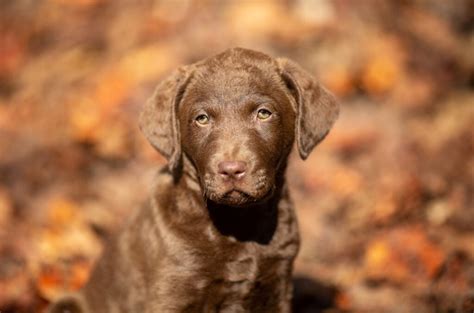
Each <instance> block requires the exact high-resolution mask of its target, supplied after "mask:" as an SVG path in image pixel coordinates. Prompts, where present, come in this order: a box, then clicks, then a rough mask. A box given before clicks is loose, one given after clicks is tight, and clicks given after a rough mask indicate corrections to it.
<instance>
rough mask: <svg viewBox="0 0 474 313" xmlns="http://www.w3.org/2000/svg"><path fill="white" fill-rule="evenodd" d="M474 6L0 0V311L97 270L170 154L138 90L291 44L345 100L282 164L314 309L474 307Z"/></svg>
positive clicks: (325, 0) (301, 270)
mask: <svg viewBox="0 0 474 313" xmlns="http://www.w3.org/2000/svg"><path fill="white" fill-rule="evenodd" d="M472 12H474V8H473V4H472V2H471V1H467V0H466V1H463V0H458V1H443V0H432V1H424V0H417V1H411V2H409V1H383V2H381V1H375V0H367V1H344V0H334V1H329V0H320V1H303V0H299V1H294V2H291V1H264V0H244V1H204V0H188V1H185V0H182V1H151V0H143V1H126V0H117V1H112V0H48V1H46V0H43V1H27V0H17V1H4V2H1V3H0V151H1V153H0V311H1V312H2V313H6V312H20V313H22V312H43V310H44V308H45V307H46V305H47V303H48V302H49V301H51V300H52V299H54V298H55V297H56V296H57V295H58V294H60V293H61V292H63V291H65V290H74V289H77V288H79V287H80V286H81V285H82V284H83V283H84V281H85V280H86V279H87V276H88V274H89V271H90V268H91V266H92V264H93V262H94V260H95V259H96V258H97V257H98V255H99V254H100V251H101V249H102V244H103V241H104V238H105V237H106V236H107V235H108V234H111V233H113V232H114V231H116V230H117V229H118V228H119V227H120V224H121V222H122V221H123V220H125V219H127V218H128V217H129V216H130V214H131V213H132V211H133V210H135V209H136V208H137V207H138V206H139V204H140V203H141V201H143V200H144V199H145V198H146V196H147V194H148V190H149V188H150V187H149V186H150V182H151V181H152V178H153V175H154V172H155V171H156V169H157V168H158V167H159V166H161V165H163V164H164V163H165V160H164V159H163V158H162V157H161V156H160V155H159V154H158V153H157V152H156V151H154V150H153V149H152V148H151V147H150V145H149V144H148V143H147V142H146V140H145V139H144V137H143V136H142V135H141V134H140V132H139V130H138V128H137V115H138V112H139V111H140V108H141V105H142V104H143V103H144V101H146V99H147V98H148V97H149V96H150V95H151V94H152V92H153V88H154V86H155V85H156V84H157V82H158V81H159V80H160V79H161V78H162V77H164V76H165V75H166V74H167V73H169V71H170V70H172V69H174V68H175V67H177V66H179V65H180V64H186V63H192V62H194V61H196V60H199V59H201V58H203V57H206V56H209V55H212V54H214V53H217V52H220V51H222V50H225V49H227V48H229V47H234V46H242V47H247V48H252V49H256V50H261V51H264V52H266V53H268V54H271V55H273V56H286V57H289V58H292V59H293V60H295V61H297V62H298V63H300V64H301V65H302V66H303V67H304V68H306V69H307V70H308V71H310V72H311V73H312V74H313V75H314V76H315V77H317V78H318V80H319V81H320V82H321V83H322V84H324V85H325V86H326V87H327V88H328V89H330V90H332V91H333V92H334V93H335V94H336V95H337V97H338V98H339V100H340V102H341V108H342V113H341V116H340V119H339V120H338V121H337V123H336V125H335V127H334V129H333V131H332V132H331V133H330V134H329V136H328V137H327V139H326V140H325V141H324V142H323V143H322V144H320V145H319V146H318V147H317V148H316V149H315V151H314V152H313V154H312V155H311V156H310V158H309V159H308V160H307V161H304V162H303V161H301V160H300V159H299V158H298V156H297V154H296V153H294V155H292V157H291V165H290V169H289V174H288V180H289V183H290V186H291V189H292V194H293V197H294V199H295V206H296V207H297V214H298V219H299V224H300V229H301V235H302V248H301V251H300V253H299V256H298V259H297V261H296V265H295V274H296V276H297V277H298V282H299V284H298V285H297V286H298V290H299V291H303V292H307V293H308V294H310V298H308V299H309V300H308V303H309V302H311V301H313V302H312V303H313V307H312V308H313V311H310V312H326V313H329V312H332V313H334V312H354V313H358V312H364V313H365V312H374V313H376V312H377V313H378V312H393V313H402V312H403V313H404V312H417V313H424V312H427V313H430V312H456V310H458V312H472V310H473V306H474V304H473V302H474V299H473V297H474V203H473V202H474V201H473V191H474V190H473V184H474V157H473V155H474V154H473V147H474V136H473V135H474V134H473V132H474V131H473V125H474V92H473V85H474V75H473V69H474V60H473V57H472V51H473V49H474V31H473V19H474V18H473V15H472ZM301 288H303V289H301ZM311 297H313V298H311Z"/></svg>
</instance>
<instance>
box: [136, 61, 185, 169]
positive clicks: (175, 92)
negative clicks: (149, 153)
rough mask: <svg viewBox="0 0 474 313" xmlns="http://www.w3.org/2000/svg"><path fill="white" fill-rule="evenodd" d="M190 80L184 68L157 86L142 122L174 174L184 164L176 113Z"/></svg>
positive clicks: (143, 130) (142, 125)
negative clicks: (182, 162) (181, 162)
mask: <svg viewBox="0 0 474 313" xmlns="http://www.w3.org/2000/svg"><path fill="white" fill-rule="evenodd" d="M190 77H191V70H190V68H189V67H181V68H179V69H178V70H176V71H174V72H173V73H172V74H171V75H170V76H169V77H167V78H166V79H165V80H164V81H162V82H161V83H160V84H158V86H157V87H156V89H155V92H154V94H153V96H152V97H151V98H150V99H149V100H148V101H147V102H146V104H145V106H144V108H143V110H142V112H141V114H140V119H139V126H140V129H141V131H142V132H143V134H144V135H145V137H146V138H147V139H148V141H149V142H150V143H151V145H152V146H153V147H154V148H155V149H156V150H158V152H160V153H161V154H162V155H163V156H164V157H165V158H166V159H167V160H168V166H169V168H170V170H171V171H172V172H175V170H177V168H178V167H179V164H180V161H181V143H180V142H181V139H180V132H179V122H178V119H177V117H176V114H177V113H176V111H177V109H178V104H179V102H180V101H181V98H182V97H183V94H184V91H185V89H186V85H187V83H188V81H189V79H190Z"/></svg>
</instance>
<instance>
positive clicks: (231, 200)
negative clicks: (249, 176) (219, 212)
mask: <svg viewBox="0 0 474 313" xmlns="http://www.w3.org/2000/svg"><path fill="white" fill-rule="evenodd" d="M273 191H274V190H273V188H272V189H270V190H269V191H268V192H267V193H266V194H265V195H264V196H263V197H255V196H253V195H251V194H249V193H247V192H245V191H243V190H241V189H238V188H231V189H229V190H227V191H226V192H224V193H222V194H221V195H220V196H218V197H211V198H208V199H209V200H212V201H213V202H215V203H220V204H223V205H230V206H235V207H247V206H249V205H255V204H258V203H261V202H264V201H266V200H267V199H268V198H270V197H271V196H272V195H273Z"/></svg>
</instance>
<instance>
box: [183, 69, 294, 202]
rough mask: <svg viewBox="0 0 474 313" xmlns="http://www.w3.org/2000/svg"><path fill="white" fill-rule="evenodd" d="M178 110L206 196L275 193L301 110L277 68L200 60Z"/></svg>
mask: <svg viewBox="0 0 474 313" xmlns="http://www.w3.org/2000/svg"><path fill="white" fill-rule="evenodd" d="M177 116H178V118H179V125H180V132H181V143H182V149H183V152H184V153H185V155H187V156H188V157H189V159H190V160H191V161H192V163H193V164H194V166H195V167H196V170H197V172H198V177H199V179H200V183H201V187H202V189H203V192H204V194H205V196H206V198H207V199H210V200H212V201H214V202H217V203H222V204H227V205H232V206H239V205H247V204H252V203H255V202H258V201H260V200H263V199H265V198H267V197H268V196H269V195H271V193H272V191H273V188H274V186H275V175H276V172H277V171H278V169H279V168H280V167H281V165H282V164H283V163H284V162H285V160H286V157H287V155H288V153H289V151H290V150H291V146H292V144H293V140H294V124H295V116H296V114H295V110H294V108H293V106H292V104H291V100H290V98H289V97H288V95H287V92H286V86H285V85H284V83H283V81H282V80H281V78H280V79H278V73H276V72H272V71H269V70H267V69H266V68H260V67H258V66H250V65H249V66H248V67H247V66H244V67H242V63H238V64H234V63H231V62H225V60H223V61H221V62H217V64H205V65H204V66H200V67H198V68H196V69H195V74H194V77H193V78H192V80H191V81H190V82H189V84H188V86H187V88H186V91H185V93H184V95H183V99H182V100H181V102H180V104H179V108H178V115H177Z"/></svg>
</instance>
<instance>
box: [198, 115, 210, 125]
mask: <svg viewBox="0 0 474 313" xmlns="http://www.w3.org/2000/svg"><path fill="white" fill-rule="evenodd" d="M195 120H196V123H198V124H199V125H207V124H209V116H207V115H206V114H199V115H198V116H197V117H196V119H195Z"/></svg>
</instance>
